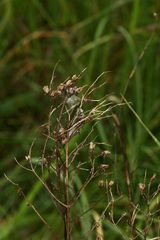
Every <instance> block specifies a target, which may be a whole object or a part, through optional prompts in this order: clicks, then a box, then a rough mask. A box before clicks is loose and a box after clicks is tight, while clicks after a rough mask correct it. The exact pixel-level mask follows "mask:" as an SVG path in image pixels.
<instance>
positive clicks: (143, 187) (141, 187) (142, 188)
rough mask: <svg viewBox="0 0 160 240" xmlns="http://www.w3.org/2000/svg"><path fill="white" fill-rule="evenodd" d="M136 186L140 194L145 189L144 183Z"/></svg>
mask: <svg viewBox="0 0 160 240" xmlns="http://www.w3.org/2000/svg"><path fill="white" fill-rule="evenodd" d="M138 186H139V190H140V191H141V192H143V191H144V189H145V187H146V186H145V184H144V183H139V184H138Z"/></svg>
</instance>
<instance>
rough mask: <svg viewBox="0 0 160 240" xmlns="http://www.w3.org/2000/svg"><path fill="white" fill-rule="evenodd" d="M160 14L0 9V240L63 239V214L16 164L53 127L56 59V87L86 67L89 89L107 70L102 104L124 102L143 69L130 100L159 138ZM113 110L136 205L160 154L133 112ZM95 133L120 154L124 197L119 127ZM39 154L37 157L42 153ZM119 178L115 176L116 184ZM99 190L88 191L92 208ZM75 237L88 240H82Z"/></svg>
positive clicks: (117, 2) (47, 1)
mask: <svg viewBox="0 0 160 240" xmlns="http://www.w3.org/2000/svg"><path fill="white" fill-rule="evenodd" d="M159 12H160V1H159V0H86V1H80V0H75V1H67V0H28V1H27V0H23V1H22V0H1V1H0V100H1V101H0V116H1V119H0V149H1V164H0V171H1V177H0V239H13V240H14V239H15V240H18V239H22V238H23V239H44V240H47V239H62V235H61V230H60V229H61V222H60V220H59V216H58V212H57V211H55V212H54V213H53V212H52V211H53V209H52V208H51V206H50V202H49V200H48V199H47V196H45V194H44V193H43V190H42V189H41V185H40V184H39V183H38V182H35V179H34V178H33V176H32V175H31V174H29V173H27V172H25V171H22V170H21V169H20V168H19V167H18V166H17V165H16V164H15V161H14V156H16V157H17V159H19V160H20V161H23V159H24V156H25V155H26V154H27V152H28V149H29V146H30V144H31V142H32V140H33V139H34V137H35V136H37V134H38V132H39V126H40V125H42V124H43V123H45V122H46V119H47V111H48V109H49V105H50V102H49V101H48V99H46V97H45V96H44V94H43V91H42V88H43V86H44V85H46V84H48V83H49V81H50V79H51V75H52V71H53V67H54V66H55V64H56V63H57V62H58V61H59V64H58V66H57V68H56V81H57V82H61V81H63V80H65V79H66V78H67V77H68V76H70V75H73V74H79V73H80V72H81V71H82V70H83V69H84V68H87V70H86V72H85V74H84V77H83V79H82V84H90V83H92V82H93V81H94V80H95V79H96V77H97V76H98V75H99V74H101V73H102V72H104V71H110V73H108V74H107V75H106V78H105V80H106V81H108V84H107V87H105V88H103V90H101V92H100V91H98V93H97V96H102V95H103V94H104V93H112V94H113V95H116V96H117V97H120V94H123V92H124V89H125V87H126V84H127V82H128V79H129V75H130V73H131V71H132V70H133V68H134V66H135V64H137V68H136V71H135V73H134V75H133V77H132V78H131V79H130V81H129V84H128V88H127V92H126V95H125V97H126V99H127V100H128V101H130V102H132V104H133V105H132V106H133V108H134V109H135V111H136V112H137V114H138V115H139V117H140V118H141V119H142V121H143V122H144V123H145V124H146V126H147V127H148V128H149V129H150V130H151V132H152V133H153V134H154V136H155V137H156V138H157V139H160V131H159V129H160V111H159V110H160V80H159V79H160V77H159V71H160V32H159V27H160V25H159V19H158V14H159ZM154 13H157V19H156V17H154V16H153V15H154ZM148 41H149V44H148V45H147V48H146V49H145V51H144V48H145V46H146V44H147V43H148ZM143 53H144V56H143V57H142V59H141V60H140V61H139V60H138V59H139V57H140V55H141V54H143ZM116 111H117V113H118V114H119V118H120V121H121V124H122V126H123V130H124V133H125V141H126V146H127V154H128V159H129V162H130V169H131V172H132V174H133V175H134V184H135V199H136V201H138V197H137V196H138V194H139V193H138V189H137V188H136V184H138V183H139V182H142V181H143V177H144V174H145V171H146V170H147V175H148V176H149V177H151V176H152V174H153V173H156V174H157V180H156V181H157V183H158V177H159V176H160V174H159V173H160V168H159V147H158V146H157V145H156V144H155V142H154V141H153V139H152V138H151V137H150V136H149V135H148V133H147V132H146V130H144V128H143V127H142V126H141V124H140V123H139V121H138V120H137V119H136V118H135V116H134V115H133V114H132V113H131V111H129V110H128V108H127V107H126V106H125V107H121V108H120V109H119V110H116ZM97 133H98V135H99V139H100V140H102V141H106V142H107V143H109V144H111V145H112V146H113V147H112V157H111V158H112V160H113V161H114V160H115V159H116V161H117V162H118V163H116V164H117V165H115V166H116V167H115V171H118V174H119V175H118V176H119V179H118V181H120V183H121V185H122V189H123V186H124V189H125V183H124V180H123V178H124V177H123V175H124V174H123V171H121V169H122V168H123V162H122V161H118V160H119V159H120V158H121V154H120V153H119V150H118V146H117V145H118V144H116V142H117V140H116V139H117V135H116V131H115V130H114V128H113V124H112V123H110V122H107V123H106V124H103V125H100V126H99V128H98V129H97ZM113 133H114V134H113ZM40 144H41V143H40ZM35 152H36V153H37V154H39V155H40V154H41V152H42V150H41V148H39V149H35ZM117 169H118V170H117ZM4 173H6V174H7V175H8V176H10V177H11V178H12V179H13V180H14V181H16V182H19V183H20V185H21V186H23V187H24V189H25V192H26V194H27V196H28V198H29V199H30V200H31V201H32V200H33V202H36V205H37V208H38V209H40V211H41V212H42V213H43V214H44V216H45V217H46V218H47V219H48V220H49V222H52V224H53V226H54V227H53V228H54V230H53V231H50V230H47V228H46V227H45V226H44V225H43V224H42V223H41V221H40V220H39V219H38V218H37V216H36V214H35V213H34V212H33V211H32V210H31V209H30V208H28V207H27V206H26V203H25V201H23V199H21V198H19V197H18V194H17V193H16V189H15V187H14V186H12V185H11V184H10V183H8V182H7V181H6V179H5V178H4ZM118 176H117V173H115V179H116V178H118ZM96 192H97V190H95V192H94V191H93V189H91V191H89V190H88V193H87V195H86V202H87V203H88V204H89V199H92V198H94V194H95V193H96ZM83 200H84V199H83ZM102 205H103V203H102ZM104 206H105V203H104ZM51 209H52V211H51ZM77 228H79V226H78V227H77ZM105 231H106V236H109V234H111V233H112V235H110V237H108V238H106V239H121V237H122V236H121V235H119V234H120V233H119V232H118V231H115V230H114V229H113V228H112V227H111V226H110V225H109V224H108V225H107V224H106V225H105V226H104V232H105ZM153 234H154V233H153ZM111 236H112V237H111ZM75 239H84V238H83V237H82V236H81V237H80V235H77V237H76V238H75ZM122 239H123V238H122Z"/></svg>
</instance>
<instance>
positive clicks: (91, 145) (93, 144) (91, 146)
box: [89, 142, 96, 152]
mask: <svg viewBox="0 0 160 240" xmlns="http://www.w3.org/2000/svg"><path fill="white" fill-rule="evenodd" d="M95 147H96V144H95V143H93V142H90V143H89V151H90V152H93V151H94V149H95Z"/></svg>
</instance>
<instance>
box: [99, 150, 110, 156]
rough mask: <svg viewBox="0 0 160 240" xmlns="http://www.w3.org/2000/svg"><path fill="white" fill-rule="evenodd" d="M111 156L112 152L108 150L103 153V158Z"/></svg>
mask: <svg viewBox="0 0 160 240" xmlns="http://www.w3.org/2000/svg"><path fill="white" fill-rule="evenodd" d="M110 154H111V152H110V151H107V150H105V151H103V152H101V156H102V157H103V158H106V157H108V156H109V155H110Z"/></svg>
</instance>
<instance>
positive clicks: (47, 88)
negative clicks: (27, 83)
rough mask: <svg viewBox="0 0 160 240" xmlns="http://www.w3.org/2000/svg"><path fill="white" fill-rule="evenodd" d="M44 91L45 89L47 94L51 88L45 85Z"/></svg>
mask: <svg viewBox="0 0 160 240" xmlns="http://www.w3.org/2000/svg"><path fill="white" fill-rule="evenodd" d="M43 91H44V93H45V94H48V93H49V92H50V89H49V87H48V86H44V87H43Z"/></svg>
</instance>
